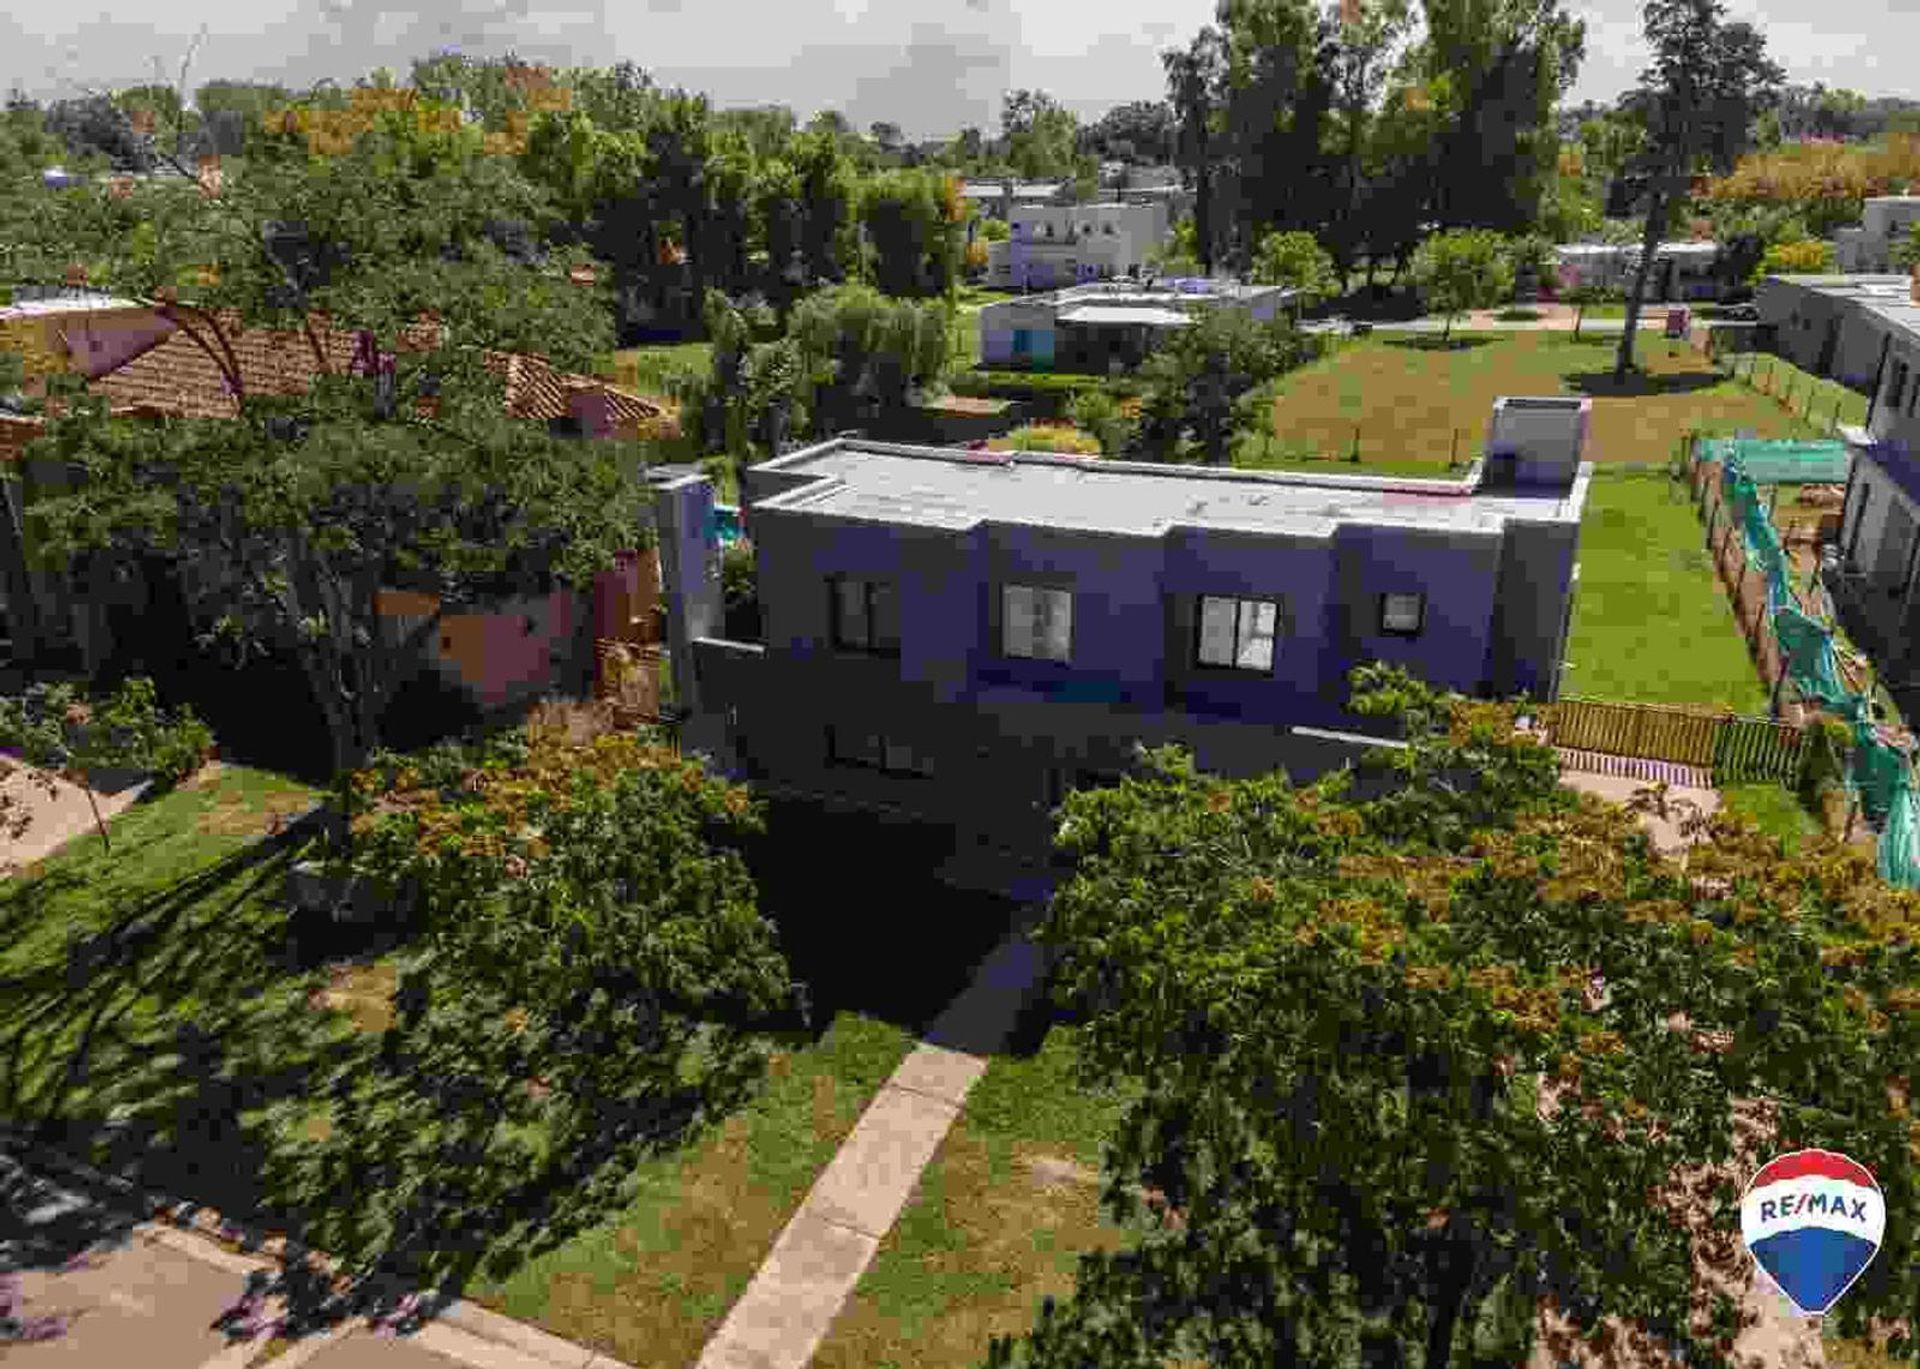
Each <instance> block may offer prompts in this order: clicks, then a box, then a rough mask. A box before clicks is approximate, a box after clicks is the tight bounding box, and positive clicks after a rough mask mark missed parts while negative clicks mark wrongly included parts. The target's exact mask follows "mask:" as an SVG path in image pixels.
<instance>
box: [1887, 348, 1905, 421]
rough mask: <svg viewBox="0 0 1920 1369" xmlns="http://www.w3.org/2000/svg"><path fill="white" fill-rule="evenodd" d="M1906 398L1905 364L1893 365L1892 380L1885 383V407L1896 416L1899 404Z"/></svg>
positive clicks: (1896, 363)
mask: <svg viewBox="0 0 1920 1369" xmlns="http://www.w3.org/2000/svg"><path fill="white" fill-rule="evenodd" d="M1906 397H1907V363H1906V362H1904V361H1896V362H1894V363H1893V378H1892V379H1891V380H1890V381H1888V382H1887V407H1888V408H1889V409H1892V410H1893V411H1894V412H1895V413H1896V414H1897V413H1899V412H1900V402H1901V401H1902V400H1903V399H1905V398H1906Z"/></svg>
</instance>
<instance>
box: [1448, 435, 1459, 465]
mask: <svg viewBox="0 0 1920 1369" xmlns="http://www.w3.org/2000/svg"><path fill="white" fill-rule="evenodd" d="M1459 459H1460V430H1459V429H1458V428H1455V429H1454V430H1453V446H1451V447H1450V448H1448V449H1447V469H1448V470H1452V469H1453V468H1454V466H1455V465H1456V464H1458V462H1459Z"/></svg>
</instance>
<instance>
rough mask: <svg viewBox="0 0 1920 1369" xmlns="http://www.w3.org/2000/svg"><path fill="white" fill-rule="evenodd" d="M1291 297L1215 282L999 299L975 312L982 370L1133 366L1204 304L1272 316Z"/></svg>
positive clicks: (1094, 287)
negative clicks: (1000, 367) (983, 366)
mask: <svg viewBox="0 0 1920 1369" xmlns="http://www.w3.org/2000/svg"><path fill="white" fill-rule="evenodd" d="M1296 293H1297V292H1295V291H1292V290H1284V289H1282V288H1281V287H1279V286H1277V285H1240V284H1238V283H1236V282H1233V281H1219V280H1168V281H1144V282H1140V283H1134V282H1126V281H1116V282H1113V283H1110V284H1091V285H1080V286H1074V287H1072V288H1069V289H1065V290H1058V291H1055V292H1053V293H1051V294H1045V295H1031V296H1028V297H1026V298H1024V299H1010V300H1002V301H1001V302H1000V303H998V304H989V305H988V306H987V307H986V308H984V309H982V310H981V311H980V359H981V362H982V364H984V365H986V366H1012V367H1022V368H1025V367H1031V368H1033V369H1036V370H1061V371H1081V372H1088V373H1101V372H1109V371H1121V370H1127V369H1130V368H1131V367H1134V366H1137V365H1139V364H1140V362H1141V361H1142V360H1144V359H1145V357H1146V356H1147V354H1148V353H1149V352H1151V351H1152V350H1153V348H1154V347H1155V346H1156V345H1157V344H1158V342H1159V341H1160V339H1161V338H1163V337H1165V336H1166V334H1167V332H1168V331H1169V330H1171V329H1174V328H1184V327H1187V326H1188V325H1189V324H1190V323H1191V322H1192V315H1193V313H1194V311H1195V310H1196V309H1198V308H1199V307H1201V306H1203V305H1208V304H1215V305H1225V306H1227V307H1230V308H1236V309H1244V310H1246V311H1247V312H1248V313H1249V314H1251V315H1252V316H1253V317H1254V318H1256V319H1260V320H1262V321H1266V320H1269V319H1272V318H1275V317H1276V316H1278V315H1279V313H1280V312H1281V310H1282V309H1284V308H1285V307H1286V306H1287V304H1288V302H1289V301H1291V300H1292V299H1293V298H1294V297H1295V295H1296Z"/></svg>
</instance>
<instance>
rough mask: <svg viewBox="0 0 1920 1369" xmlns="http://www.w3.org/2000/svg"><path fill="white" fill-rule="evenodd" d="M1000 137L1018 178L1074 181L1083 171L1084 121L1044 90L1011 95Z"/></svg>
mask: <svg viewBox="0 0 1920 1369" xmlns="http://www.w3.org/2000/svg"><path fill="white" fill-rule="evenodd" d="M1000 135H1001V138H1002V140H1003V146H1004V147H1005V155H1006V159H1007V162H1008V163H1009V164H1010V165H1011V166H1012V168H1013V171H1014V174H1015V175H1018V176H1024V177H1026V178H1028V179H1029V180H1038V179H1041V178H1059V179H1071V178H1074V177H1077V176H1078V175H1079V174H1080V173H1081V171H1082V170H1083V167H1082V165H1081V153H1080V120H1079V119H1078V118H1077V117H1076V116H1075V115H1074V113H1073V111H1072V110H1070V109H1067V108H1065V107H1064V106H1062V105H1061V104H1060V102H1059V101H1057V100H1055V99H1054V98H1053V97H1052V96H1051V95H1049V94H1047V92H1046V91H1044V90H1012V91H1008V92H1007V94H1006V97H1005V98H1004V100H1003V101H1002V103H1001V112H1000Z"/></svg>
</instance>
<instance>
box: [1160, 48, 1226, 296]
mask: <svg viewBox="0 0 1920 1369" xmlns="http://www.w3.org/2000/svg"><path fill="white" fill-rule="evenodd" d="M1161 62H1162V64H1163V65H1164V66H1165V68H1166V74H1167V95H1168V99H1169V102H1170V103H1171V104H1172V105H1173V111H1174V118H1175V134H1174V148H1175V152H1174V157H1175V161H1176V162H1177V164H1178V165H1179V167H1180V169H1181V172H1182V174H1183V175H1184V176H1185V177H1186V179H1187V181H1188V184H1190V185H1191V186H1192V188H1193V192H1194V194H1193V228H1194V255H1195V257H1196V258H1197V260H1198V261H1199V263H1200V269H1201V270H1202V271H1203V272H1204V273H1206V274H1208V275H1211V274H1212V273H1213V264H1214V262H1215V260H1216V259H1217V258H1218V256H1219V250H1220V242H1221V228H1222V224H1221V213H1220V211H1221V208H1222V204H1223V201H1224V199H1225V196H1226V193H1227V191H1228V190H1229V189H1230V182H1231V176H1230V175H1229V174H1227V172H1226V170H1225V168H1224V167H1223V165H1222V163H1221V160H1220V157H1221V153H1222V151H1223V149H1224V146H1225V143H1224V128H1223V123H1224V119H1225V113H1224V111H1225V106H1226V101H1227V44H1226V40H1225V38H1224V37H1223V36H1222V34H1221V32H1220V30H1219V29H1218V28H1215V27H1213V26H1212V25H1208V26H1207V27H1205V28H1203V29H1201V30H1200V32H1199V33H1197V34H1196V35H1194V38H1193V41H1192V42H1190V43H1189V44H1188V45H1187V46H1186V47H1185V48H1176V49H1173V50H1170V51H1168V52H1165V53H1162V54H1161Z"/></svg>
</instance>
